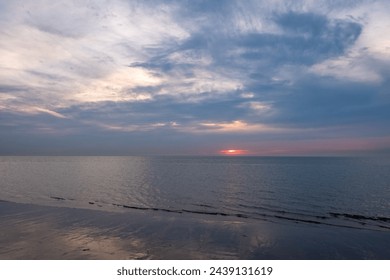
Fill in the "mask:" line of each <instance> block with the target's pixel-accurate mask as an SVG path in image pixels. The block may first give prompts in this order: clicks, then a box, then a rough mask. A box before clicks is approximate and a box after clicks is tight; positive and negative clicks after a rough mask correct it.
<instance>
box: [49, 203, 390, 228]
mask: <svg viewBox="0 0 390 280" xmlns="http://www.w3.org/2000/svg"><path fill="white" fill-rule="evenodd" d="M50 198H52V199H55V200H74V199H71V198H63V197H58V196H51V197H50ZM88 203H89V204H91V205H93V204H95V203H94V202H91V201H90V202H88ZM111 204H112V205H113V206H116V207H122V208H126V209H134V210H143V211H161V212H169V213H178V214H183V213H192V214H200V215H213V216H224V217H237V218H242V219H254V220H262V221H272V220H273V219H280V220H288V221H293V222H296V223H307V224H317V225H327V226H335V227H343V228H353V229H364V228H362V227H357V226H352V225H341V224H334V223H329V222H324V220H329V219H331V218H337V219H339V218H346V219H347V220H353V221H360V224H361V225H365V223H364V222H362V221H363V220H370V221H376V222H385V223H388V222H390V218H386V217H369V216H363V215H356V214H347V213H334V212H330V213H328V214H329V215H330V216H313V217H312V218H314V219H303V218H296V217H289V216H285V215H284V214H289V212H286V211H275V212H277V213H279V214H277V215H272V214H266V213H252V214H253V215H246V214H241V213H225V212H211V211H199V210H188V209H181V210H180V209H166V208H156V207H141V206H130V205H126V204H117V203H111ZM98 206H100V207H101V205H98ZM210 208H213V207H210ZM264 209H267V210H270V209H268V208H264ZM271 211H272V210H271ZM292 214H294V213H292ZM295 214H297V213H295ZM260 216H261V218H260ZM309 217H311V216H309ZM315 219H317V220H315ZM318 220H320V221H318ZM371 226H372V227H378V228H382V229H387V230H389V229H390V227H389V226H385V225H371ZM370 229H371V230H375V229H373V228H370Z"/></svg>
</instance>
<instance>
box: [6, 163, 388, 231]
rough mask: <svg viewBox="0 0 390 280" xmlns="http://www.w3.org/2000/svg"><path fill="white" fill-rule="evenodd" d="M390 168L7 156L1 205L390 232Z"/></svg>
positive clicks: (311, 164)
mask: <svg viewBox="0 0 390 280" xmlns="http://www.w3.org/2000/svg"><path fill="white" fill-rule="evenodd" d="M389 171H390V159H388V158H335V157H331V158H325V157H318V158H315V157H274V158H273V157H270V158H267V157H0V178H1V179H0V199H1V200H6V201H13V202H23V203H33V204H39V205H54V206H65V207H74V208H93V209H99V210H105V211H134V210H133V209H137V210H139V211H164V212H172V213H183V214H185V213H187V212H188V213H194V214H198V215H203V216H204V217H205V218H206V217H207V216H209V215H220V216H233V217H237V218H238V219H252V220H267V221H271V222H280V223H310V224H322V225H324V226H336V227H352V228H358V229H372V230H382V231H387V230H390V172H389Z"/></svg>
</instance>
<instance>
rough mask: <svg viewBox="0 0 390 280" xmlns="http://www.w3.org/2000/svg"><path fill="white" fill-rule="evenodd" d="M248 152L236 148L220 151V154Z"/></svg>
mask: <svg viewBox="0 0 390 280" xmlns="http://www.w3.org/2000/svg"><path fill="white" fill-rule="evenodd" d="M247 152H248V151H247V150H236V149H231V150H221V151H219V153H220V154H223V155H228V156H235V155H244V154H246V153H247Z"/></svg>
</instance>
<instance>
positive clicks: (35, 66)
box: [0, 0, 390, 154]
mask: <svg viewBox="0 0 390 280" xmlns="http://www.w3.org/2000/svg"><path fill="white" fill-rule="evenodd" d="M306 4H307V5H306ZM318 5H319V6H318V7H317V6H316V5H313V4H310V5H309V4H308V3H305V1H294V2H291V3H284V2H283V3H279V4H278V5H276V4H270V3H263V2H261V1H246V2H237V1H222V0H221V1H164V3H162V2H161V1H142V2H126V1H112V2H111V4H110V5H103V3H101V2H99V1H97V2H95V3H94V4H92V3H82V4H75V3H73V2H72V3H70V2H66V3H65V2H62V1H56V2H53V3H52V4H50V5H49V6H45V7H42V8H41V9H37V8H36V7H35V6H34V5H28V3H27V4H26V7H24V6H23V7H22V8H21V6H17V5H15V6H14V5H11V4H7V5H5V6H6V9H7V13H8V14H9V13H12V11H13V13H14V17H13V18H14V22H15V23H7V24H5V23H4V22H5V21H0V22H1V23H0V24H1V26H0V27H4V29H5V26H6V27H7V28H14V29H10V30H11V31H7V32H5V33H4V34H2V35H0V40H1V42H0V47H2V49H0V51H3V52H2V53H0V55H3V57H4V59H3V60H2V62H0V67H1V69H2V73H1V74H0V102H1V103H0V129H1V130H0V141H1V148H0V154H12V153H16V154H23V153H27V154H39V153H43V154H55V153H58V154H94V153H97V154H121V153H123V154H152V153H158V154H164V153H168V154H169V153H202V151H208V152H212V151H214V152H215V150H216V149H218V147H220V146H227V145H237V146H239V145H240V143H241V144H242V145H247V146H248V149H250V150H256V147H257V146H256V145H259V147H263V148H264V147H268V146H267V145H269V147H271V146H272V143H273V142H275V143H276V142H278V141H279V142H278V143H284V144H283V145H284V146H285V147H284V148H285V150H288V142H289V141H291V143H293V142H294V141H306V140H307V141H311V140H318V139H338V138H340V139H349V138H351V139H360V138H362V139H363V138H364V139H366V138H368V137H388V136H389V133H390V131H389V129H388V127H390V125H389V120H390V113H389V112H390V95H389V92H388V88H389V81H390V79H389V75H390V63H389V61H388V59H386V56H385V55H382V54H380V53H379V52H375V51H374V50H377V49H378V48H379V49H380V47H381V44H383V42H382V41H378V42H376V41H375V42H372V45H370V44H371V42H368V43H367V38H366V37H364V36H363V35H365V36H367V34H371V35H370V36H371V37H369V38H376V39H377V40H380V39H381V38H379V37H378V36H379V35H378V34H379V33H378V34H377V33H375V32H374V31H373V30H372V26H370V25H369V24H370V22H369V20H374V19H375V18H374V19H373V18H372V17H371V18H368V19H367V18H363V17H364V15H365V14H364V13H363V14H359V13H360V12H357V11H355V10H351V11H349V10H348V8H350V9H353V8H355V7H360V8H359V9H361V10H362V11H364V10H366V13H368V14H370V13H371V12H372V11H370V10H368V9H367V5H366V2H365V1H360V2H359V3H357V2H353V3H352V2H348V3H345V1H340V2H335V1H323V2H321V3H320V4H318ZM304 6H305V8H303V7H304ZM1 7H2V5H1V4H0V9H1ZM386 7H387V6H386V5H384V4H383V8H384V9H386ZM320 8H323V9H325V10H324V11H322V10H321V9H320ZM335 11H339V13H337V12H335ZM0 13H1V11H0ZM353 13H355V14H356V15H351V14H353ZM335 15H337V16H335ZM18 20H19V21H18ZM382 20H384V19H382ZM377 24H378V23H377ZM369 28H371V29H369ZM7 30H8V29H7ZM12 30H14V31H12ZM370 32H371V33H370ZM28 34H33V35H31V36H29V35H28ZM1 36H2V37H1ZM60 38H61V39H60ZM26 39H28V40H26ZM29 40H31V43H30V41H29ZM365 40H366V41H365ZM27 42H28V44H27ZM364 44H366V45H364ZM27 45H28V46H27ZM263 142H264V145H265V146H262V145H263ZM267 143H268V144H267ZM375 143H376V142H375ZM281 145H282V144H281ZM373 145H374V144H373ZM292 146H294V145H292ZM243 148H245V147H243ZM380 148H381V149H382V150H383V149H385V148H384V147H380ZM259 150H261V149H260V148H259Z"/></svg>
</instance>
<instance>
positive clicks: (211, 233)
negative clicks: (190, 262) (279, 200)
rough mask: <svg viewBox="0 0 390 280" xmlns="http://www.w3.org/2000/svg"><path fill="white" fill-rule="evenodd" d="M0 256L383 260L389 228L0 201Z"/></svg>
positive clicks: (389, 249)
mask: <svg viewBox="0 0 390 280" xmlns="http://www.w3.org/2000/svg"><path fill="white" fill-rule="evenodd" d="M0 228H1V231H0V259H27V260H29V259H98V260H100V259H102V260H105V259H390V231H389V230H383V231H375V230H362V229H353V228H339V227H331V226H324V225H316V224H305V223H293V222H288V221H286V222H280V223H275V222H268V221H259V220H251V219H241V218H239V217H220V216H210V215H209V216H207V215H200V214H199V215H198V214H193V213H161V212H153V211H142V210H135V209H129V210H128V211H126V212H124V213H115V212H106V211H98V210H88V209H73V208H65V207H51V206H38V205H30V204H19V203H13V202H5V201H2V202H0Z"/></svg>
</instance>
